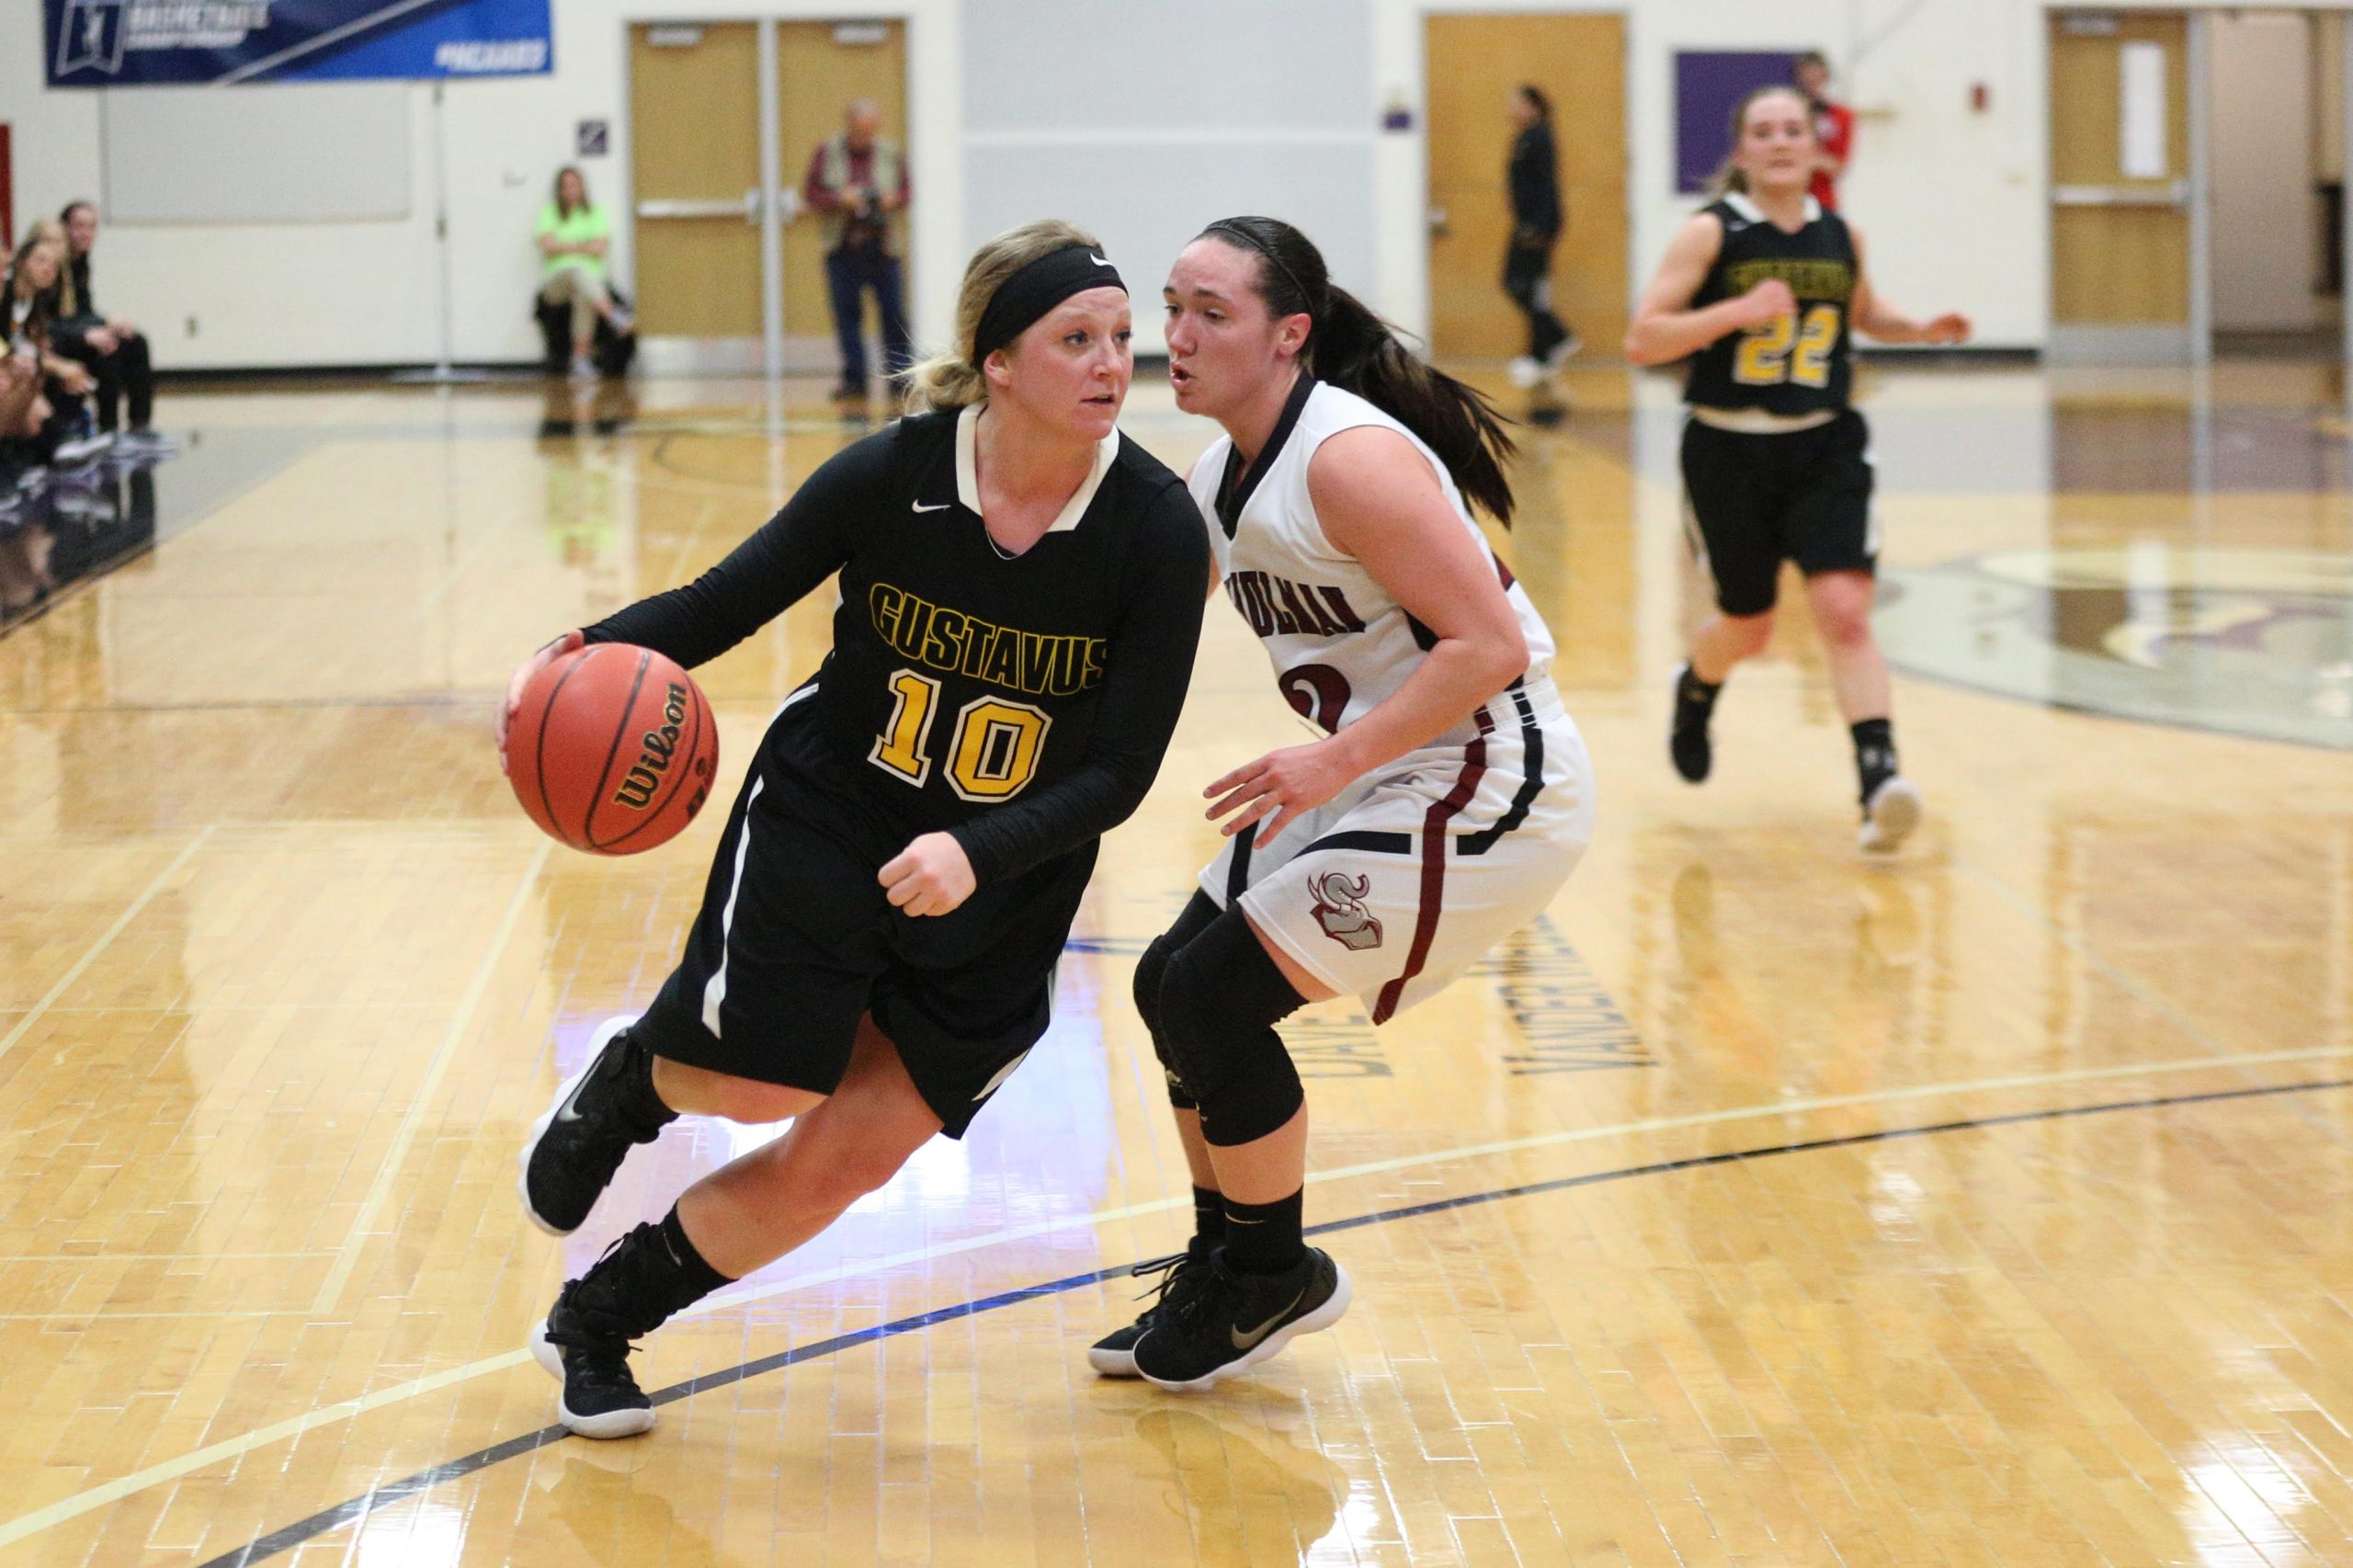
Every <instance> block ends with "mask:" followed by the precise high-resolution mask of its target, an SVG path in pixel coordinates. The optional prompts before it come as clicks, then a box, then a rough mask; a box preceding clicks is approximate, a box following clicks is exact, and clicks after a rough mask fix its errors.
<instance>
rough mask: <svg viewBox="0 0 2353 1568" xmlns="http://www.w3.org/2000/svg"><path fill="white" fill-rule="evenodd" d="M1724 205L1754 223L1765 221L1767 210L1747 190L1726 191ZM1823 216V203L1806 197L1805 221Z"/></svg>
mask: <svg viewBox="0 0 2353 1568" xmlns="http://www.w3.org/2000/svg"><path fill="white" fill-rule="evenodd" d="M1724 205H1725V206H1727V207H1729V208H1731V209H1732V210H1733V211H1735V212H1737V213H1739V214H1740V215H1741V216H1742V217H1744V218H1745V219H1747V220H1748V221H1749V222H1752V223H1762V222H1765V210H1764V209H1763V208H1762V207H1759V206H1757V205H1756V203H1755V202H1754V201H1751V200H1750V199H1748V195H1747V193H1746V192H1745V191H1739V190H1728V191H1725V192H1724ZM1821 216H1822V203H1821V202H1819V201H1816V200H1815V199H1813V197H1811V196H1809V197H1807V198H1806V199H1805V221H1806V222H1809V223H1811V222H1813V221H1814V220H1815V219H1817V218H1819V217H1821Z"/></svg>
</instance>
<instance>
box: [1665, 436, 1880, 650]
mask: <svg viewBox="0 0 2353 1568" xmlns="http://www.w3.org/2000/svg"><path fill="white" fill-rule="evenodd" d="M1683 488H1684V493H1685V494H1686V495H1687V496H1688V498H1689V500H1690V503H1691V520H1692V522H1693V523H1694V524H1696V525H1697V529H1698V538H1697V540H1695V541H1694V549H1695V550H1696V551H1698V552H1699V554H1700V555H1701V556H1702V557H1703V558H1704V560H1705V562H1706V563H1707V566H1708V569H1709V571H1710V572H1711V574H1713V575H1714V577H1715V580H1716V603H1717V605H1718V606H1719V607H1721V608H1722V610H1723V612H1724V613H1725V614H1726V615H1762V614H1764V613H1765V612H1766V611H1767V610H1768V609H1771V608H1773V599H1774V596H1775V593H1776V591H1777V589H1778V587H1779V578H1780V573H1781V562H1784V561H1794V562H1797V566H1798V570H1799V571H1801V572H1802V573H1804V574H1806V575H1807V576H1809V577H1813V576H1818V575H1819V574H1822V573H1824V572H1874V571H1876V570H1877V569H1878V565H1879V531H1878V529H1877V528H1876V527H1875V526H1874V525H1873V523H1872V520H1871V461H1870V430H1869V429H1868V427H1866V426H1865V425H1864V424H1863V416H1862V415H1859V414H1858V413H1856V412H1855V411H1854V410H1853V409H1851V408H1849V409H1847V410H1846V411H1844V412H1843V413H1841V414H1840V415H1838V416H1837V417H1836V418H1835V419H1833V420H1831V421H1830V422H1829V423H1828V424H1826V425H1817V426H1814V427H1813V428H1812V429H1810V430H1790V431H1785V432H1781V433H1779V434H1775V435H1760V434H1754V433H1751V432H1749V431H1745V430H1722V429H1719V428H1717V427H1716V426H1712V425H1702V424H1701V423H1700V422H1699V421H1698V420H1697V419H1694V420H1691V421H1689V422H1688V424H1686V425H1685V426H1683Z"/></svg>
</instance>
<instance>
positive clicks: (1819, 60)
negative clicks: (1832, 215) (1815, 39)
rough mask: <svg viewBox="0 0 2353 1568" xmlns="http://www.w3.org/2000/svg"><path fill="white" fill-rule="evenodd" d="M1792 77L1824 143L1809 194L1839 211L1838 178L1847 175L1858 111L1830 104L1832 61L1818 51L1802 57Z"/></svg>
mask: <svg viewBox="0 0 2353 1568" xmlns="http://www.w3.org/2000/svg"><path fill="white" fill-rule="evenodd" d="M1790 74H1791V75H1792V76H1793V77H1794V78H1795V79H1796V81H1797V88H1798V91H1799V92H1801V93H1803V94H1804V95H1805V101H1806V102H1807V103H1809V104H1811V105H1813V139H1814V140H1815V141H1816V142H1820V143H1821V144H1822V163H1821V165H1819V166H1818V167H1816V168H1815V170H1814V171H1813V185H1812V186H1810V187H1808V188H1807V190H1806V194H1807V195H1809V196H1811V197H1813V199H1814V200H1816V201H1818V202H1820V203H1821V204H1822V210H1824V212H1836V211H1837V210H1838V176H1841V175H1843V174H1845V173H1846V172H1847V154H1848V152H1849V150H1850V149H1851V148H1852V147H1853V146H1854V144H1855V111H1854V110H1853V109H1850V108H1847V106H1846V105H1845V104H1841V103H1833V102H1831V100H1830V95H1829V87H1830V62H1828V61H1827V60H1824V58H1823V57H1822V55H1821V53H1820V51H1816V50H1811V49H1810V50H1808V51H1805V52H1804V53H1803V54H1801V55H1799V56H1798V58H1797V62H1796V64H1795V66H1794V67H1793V68H1792V70H1791V72H1790Z"/></svg>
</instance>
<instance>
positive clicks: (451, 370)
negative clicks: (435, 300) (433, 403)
mask: <svg viewBox="0 0 2353 1568" xmlns="http://www.w3.org/2000/svg"><path fill="white" fill-rule="evenodd" d="M446 85H447V84H445V83H441V82H436V83H434V84H433V249H434V251H435V253H436V255H437V256H438V257H439V260H440V263H441V321H440V339H441V342H440V358H438V359H437V360H435V361H434V365H433V369H430V370H403V371H401V372H399V373H398V374H397V375H395V376H393V377H392V380H394V381H404V382H424V383H429V384H431V385H435V386H450V385H453V384H456V383H458V382H461V381H485V380H487V379H488V377H487V376H486V375H485V373H484V372H483V371H481V370H460V369H457V368H456V367H455V366H453V365H452V364H451V363H450V362H449V359H450V336H451V329H450V324H449V312H450V303H449V298H450V295H451V294H452V293H453V292H455V290H456V285H455V283H454V282H453V281H452V280H451V276H450V271H449V128H448V126H447V124H446V123H445V122H444V119H443V111H442V108H441V95H442V92H443V90H444V88H445V86H446Z"/></svg>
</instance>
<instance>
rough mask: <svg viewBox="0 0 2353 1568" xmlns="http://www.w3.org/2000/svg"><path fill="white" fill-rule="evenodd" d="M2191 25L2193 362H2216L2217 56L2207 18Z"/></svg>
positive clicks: (2195, 19)
mask: <svg viewBox="0 0 2353 1568" xmlns="http://www.w3.org/2000/svg"><path fill="white" fill-rule="evenodd" d="M2188 22H2189V59H2188V62H2187V64H2188V78H2189V102H2188V105H2187V106H2186V107H2187V108H2188V113H2189V182H2188V183H2189V362H2190V363H2191V364H2193V365H2205V364H2210V363H2211V362H2212V360H2213V358H2214V192H2213V167H2212V164H2213V158H2212V155H2211V149H2212V137H2211V128H2212V123H2213V115H2212V112H2211V111H2212V108H2213V81H2212V77H2213V70H2212V62H2213V54H2212V50H2211V35H2210V34H2209V33H2208V32H2207V30H2206V28H2207V18H2206V17H2204V16H2202V15H2200V14H2197V13H2192V14H2191V16H2190V17H2189V18H2188Z"/></svg>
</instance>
